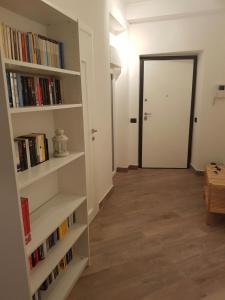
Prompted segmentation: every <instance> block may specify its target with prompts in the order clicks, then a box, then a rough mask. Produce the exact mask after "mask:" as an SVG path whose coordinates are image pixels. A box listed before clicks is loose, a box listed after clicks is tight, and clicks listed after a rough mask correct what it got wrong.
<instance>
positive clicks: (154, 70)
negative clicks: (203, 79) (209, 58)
mask: <svg viewBox="0 0 225 300" xmlns="http://www.w3.org/2000/svg"><path fill="white" fill-rule="evenodd" d="M193 67H194V63H193V60H149V61H145V62H144V90H143V140H142V141H143V144H142V166H143V167H149V168H186V167H187V158H188V144H189V128H190V113H191V101H192V80H193Z"/></svg>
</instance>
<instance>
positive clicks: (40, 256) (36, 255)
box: [29, 245, 45, 270]
mask: <svg viewBox="0 0 225 300" xmlns="http://www.w3.org/2000/svg"><path fill="white" fill-rule="evenodd" d="M44 259H45V251H44V246H43V245H41V246H40V247H38V248H37V249H36V250H35V251H34V252H33V253H32V254H31V256H30V259H29V262H30V269H31V270H32V269H33V268H34V267H35V266H36V265H37V264H38V263H39V262H40V261H42V260H44Z"/></svg>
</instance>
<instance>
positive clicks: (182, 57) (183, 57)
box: [138, 55, 198, 168]
mask: <svg viewBox="0 0 225 300" xmlns="http://www.w3.org/2000/svg"><path fill="white" fill-rule="evenodd" d="M148 60H193V62H194V68H193V81H192V97H191V114H190V126H189V143H188V157H187V168H190V164H191V156H192V141H193V127H194V112H195V95H196V83H197V68H198V56H197V55H176V56H149V55H141V56H140V86H139V146H138V148H139V149H138V165H139V168H142V146H143V97H144V63H145V61H148Z"/></svg>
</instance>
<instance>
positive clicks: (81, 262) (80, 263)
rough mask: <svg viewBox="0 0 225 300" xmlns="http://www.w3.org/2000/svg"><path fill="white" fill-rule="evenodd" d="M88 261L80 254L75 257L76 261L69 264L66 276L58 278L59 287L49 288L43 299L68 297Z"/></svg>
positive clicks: (54, 299)
mask: <svg viewBox="0 0 225 300" xmlns="http://www.w3.org/2000/svg"><path fill="white" fill-rule="evenodd" d="M87 263H88V260H87V258H85V257H84V258H81V257H79V256H77V257H75V260H74V262H72V264H71V265H69V267H68V270H67V272H66V273H65V274H64V276H61V277H59V278H58V279H57V283H56V285H57V287H56V288H51V287H50V289H49V290H48V292H47V293H46V295H45V296H44V297H43V300H61V299H66V297H67V296H68V295H69V292H70V291H71V289H72V287H73V286H74V283H75V282H76V281H77V279H78V278H79V277H80V275H81V274H82V272H83V271H84V269H85V268H86V266H87Z"/></svg>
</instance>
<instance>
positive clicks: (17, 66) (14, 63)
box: [4, 58, 80, 77]
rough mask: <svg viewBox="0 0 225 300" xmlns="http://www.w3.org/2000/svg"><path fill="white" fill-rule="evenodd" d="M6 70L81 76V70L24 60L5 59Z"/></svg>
mask: <svg viewBox="0 0 225 300" xmlns="http://www.w3.org/2000/svg"><path fill="white" fill-rule="evenodd" d="M4 63H5V67H6V70H13V71H16V72H22V73H30V74H41V75H50V76H53V75H54V76H60V77H65V76H80V72H76V71H72V70H65V69H60V68H54V67H49V66H43V65H38V64H33V63H29V62H23V61H18V60H12V59H8V58H5V59H4Z"/></svg>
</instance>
